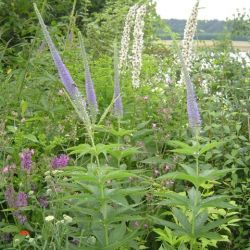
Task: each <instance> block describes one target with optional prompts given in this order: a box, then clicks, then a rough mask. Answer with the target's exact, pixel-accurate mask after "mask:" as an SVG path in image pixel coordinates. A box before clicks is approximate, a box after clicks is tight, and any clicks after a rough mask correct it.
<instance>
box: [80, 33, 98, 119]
mask: <svg viewBox="0 0 250 250" xmlns="http://www.w3.org/2000/svg"><path fill="white" fill-rule="evenodd" d="M78 38H79V43H80V47H81V55H82V58H83V62H84V68H85V88H86V96H87V102H88V105H89V108H90V111H91V114H92V115H93V116H94V117H95V116H96V114H97V113H98V104H97V101H96V94H95V89H94V83H93V80H92V78H91V74H90V69H89V64H88V58H87V53H86V50H85V46H84V42H83V37H82V34H81V32H78Z"/></svg>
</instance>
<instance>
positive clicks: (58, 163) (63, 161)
mask: <svg viewBox="0 0 250 250" xmlns="http://www.w3.org/2000/svg"><path fill="white" fill-rule="evenodd" d="M68 162H69V156H68V155H65V154H61V155H59V156H56V157H55V158H53V159H52V161H51V166H52V168H53V169H57V168H63V167H66V166H67V165H68Z"/></svg>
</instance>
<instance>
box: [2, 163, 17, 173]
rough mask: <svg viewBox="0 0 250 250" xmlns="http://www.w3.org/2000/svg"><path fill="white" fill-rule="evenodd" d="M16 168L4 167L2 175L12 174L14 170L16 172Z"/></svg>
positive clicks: (12, 166) (13, 166) (14, 166)
mask: <svg viewBox="0 0 250 250" xmlns="http://www.w3.org/2000/svg"><path fill="white" fill-rule="evenodd" d="M15 168H16V165H15V164H13V165H7V166H5V167H3V169H2V174H9V173H11V171H12V170H14V169H15Z"/></svg>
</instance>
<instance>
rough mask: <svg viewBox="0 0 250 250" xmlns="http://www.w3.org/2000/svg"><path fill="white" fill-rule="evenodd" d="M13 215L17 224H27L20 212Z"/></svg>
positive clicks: (25, 218)
mask: <svg viewBox="0 0 250 250" xmlns="http://www.w3.org/2000/svg"><path fill="white" fill-rule="evenodd" d="M13 215H14V217H15V218H16V219H17V220H18V222H19V223H21V224H25V223H26V222H27V217H26V216H25V215H23V214H22V213H21V212H20V211H15V212H13Z"/></svg>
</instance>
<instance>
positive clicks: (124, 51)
mask: <svg viewBox="0 0 250 250" xmlns="http://www.w3.org/2000/svg"><path fill="white" fill-rule="evenodd" d="M136 9H137V4H135V5H133V6H132V7H131V8H130V9H129V12H128V14H127V16H126V19H125V24H124V28H123V33H122V39H121V50H120V55H119V66H118V68H119V72H121V70H122V68H123V67H124V66H126V61H127V57H128V50H129V42H130V31H131V28H132V26H133V24H134V16H135V14H136Z"/></svg>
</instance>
